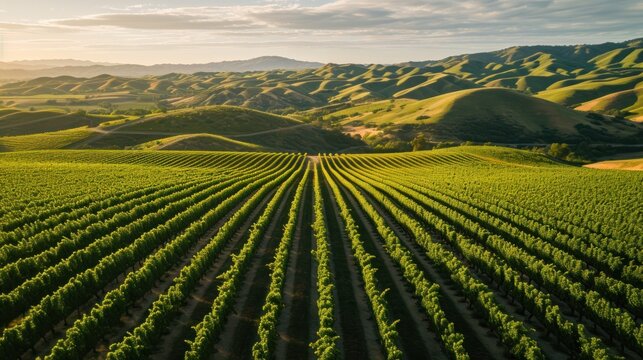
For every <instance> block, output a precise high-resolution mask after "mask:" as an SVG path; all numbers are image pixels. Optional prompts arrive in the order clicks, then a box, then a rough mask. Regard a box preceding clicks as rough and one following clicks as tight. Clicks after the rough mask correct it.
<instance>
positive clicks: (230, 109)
mask: <svg viewBox="0 0 643 360" xmlns="http://www.w3.org/2000/svg"><path fill="white" fill-rule="evenodd" d="M301 124H302V123H301V122H300V121H298V120H294V119H290V118H287V117H284V116H278V115H273V114H269V113H265V112H261V111H255V110H250V109H244V108H240V107H235V106H209V107H203V108H196V109H186V110H177V111H171V112H168V113H166V114H159V115H155V116H151V117H147V118H145V119H143V120H141V121H138V122H136V123H132V124H131V125H128V126H127V131H146V132H179V133H217V134H221V135H240V134H247V133H255V132H260V131H267V130H274V129H277V128H285V127H289V126H295V125H301Z"/></svg>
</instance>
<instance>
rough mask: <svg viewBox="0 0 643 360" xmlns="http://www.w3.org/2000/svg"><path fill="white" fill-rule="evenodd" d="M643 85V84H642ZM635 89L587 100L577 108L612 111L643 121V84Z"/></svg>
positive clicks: (602, 111) (603, 111)
mask: <svg viewBox="0 0 643 360" xmlns="http://www.w3.org/2000/svg"><path fill="white" fill-rule="evenodd" d="M642 85H643V84H642ZM642 85H639V86H638V87H637V88H635V89H631V90H624V91H618V92H615V93H611V94H607V95H605V96H602V97H600V98H597V99H593V100H590V101H587V102H585V103H583V104H581V105H580V106H578V107H576V110H581V111H595V112H600V113H605V112H611V113H614V112H616V113H619V114H621V115H624V116H627V117H628V118H630V119H631V120H633V121H637V122H642V121H643V86H642Z"/></svg>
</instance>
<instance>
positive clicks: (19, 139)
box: [0, 127, 94, 151]
mask: <svg viewBox="0 0 643 360" xmlns="http://www.w3.org/2000/svg"><path fill="white" fill-rule="evenodd" d="M92 136H94V133H93V132H91V131H89V130H88V129H87V128H86V127H81V128H76V129H69V130H61V131H55V132H46V133H40V134H31V135H18V136H0V151H25V150H47V149H66V148H69V147H71V146H73V145H74V144H76V143H79V142H82V141H86V140H88V139H90V138H91V137H92Z"/></svg>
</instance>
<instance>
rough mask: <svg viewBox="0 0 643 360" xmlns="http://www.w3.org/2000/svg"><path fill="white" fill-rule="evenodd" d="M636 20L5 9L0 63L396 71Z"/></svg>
mask: <svg viewBox="0 0 643 360" xmlns="http://www.w3.org/2000/svg"><path fill="white" fill-rule="evenodd" d="M106 3H109V5H105V4H106ZM641 19H643V2H641V1H640V0H612V1H605V0H461V1H447V0H379V1H374V0H352V1H351V0H334V1H332V0H331V1H288V0H267V1H266V0H264V1H248V0H246V1H231V0H218V1H204V0H183V1H179V0H165V1H147V2H141V1H140V0H139V1H130V0H112V1H96V0H58V1H42V0H3V1H2V2H0V61H12V60H21V59H43V58H59V59H60V58H74V59H83V60H94V61H107V62H118V63H140V64H156V63H204V62H210V61H221V60H235V59H247V58H252V57H257V56H263V55H279V56H286V57H291V58H296V59H299V60H309V61H320V62H339V63H343V62H356V63H393V62H401V61H408V60H428V59H439V58H443V57H445V56H449V55H456V54H461V53H471V52H480V51H489V50H497V49H501V48H506V47H508V46H513V45H536V44H547V45H559V44H581V43H601V42H606V41H624V40H629V39H633V38H638V37H641V36H643V21H641Z"/></svg>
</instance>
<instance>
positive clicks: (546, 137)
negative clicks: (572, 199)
mask: <svg viewBox="0 0 643 360" xmlns="http://www.w3.org/2000/svg"><path fill="white" fill-rule="evenodd" d="M325 118H326V119H327V120H333V119H334V120H336V121H337V120H339V121H340V123H341V124H343V125H352V126H356V125H358V126H359V125H363V126H369V127H378V128H380V129H383V130H384V131H385V134H386V135H385V136H392V137H398V138H402V139H407V140H408V139H409V138H411V137H412V136H414V134H416V133H418V132H425V133H427V134H429V135H430V139H431V140H433V141H445V140H460V141H464V140H472V141H480V142H485V141H492V142H499V143H531V142H535V143H540V142H552V141H570V142H573V141H582V140H584V139H589V140H592V141H629V142H632V141H635V140H636V139H642V138H641V135H642V134H643V127H642V126H640V125H637V124H635V123H633V122H630V121H626V120H618V119H615V120H611V119H609V118H602V117H588V116H587V115H586V114H584V113H582V112H577V111H574V110H571V109H568V108H566V107H564V106H561V105H558V104H556V103H552V102H549V101H546V100H543V99H539V98H535V97H532V96H529V95H526V94H522V93H519V92H516V91H513V90H508V89H502V88H481V89H470V90H462V91H456V92H452V93H448V94H445V95H441V96H436V97H432V98H429V99H426V100H420V101H417V100H394V101H381V102H376V103H372V104H365V105H361V106H356V107H351V108H347V109H343V110H340V111H336V112H333V113H330V114H328V115H326V117H325ZM609 139H612V140H609Z"/></svg>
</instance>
